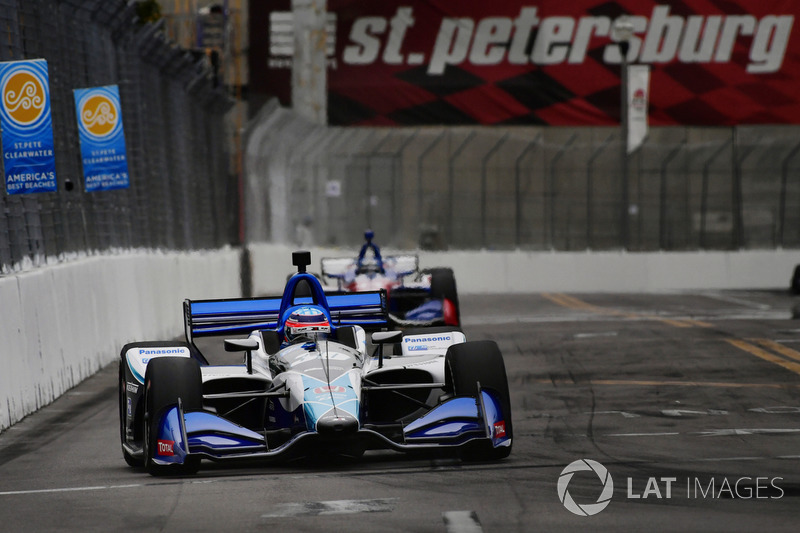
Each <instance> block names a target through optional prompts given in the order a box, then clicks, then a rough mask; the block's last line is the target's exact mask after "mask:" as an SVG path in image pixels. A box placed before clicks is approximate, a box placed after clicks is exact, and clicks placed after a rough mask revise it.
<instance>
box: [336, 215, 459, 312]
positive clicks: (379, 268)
mask: <svg viewBox="0 0 800 533" xmlns="http://www.w3.org/2000/svg"><path fill="white" fill-rule="evenodd" d="M364 237H365V239H366V242H365V243H364V245H363V246H362V247H361V250H360V251H359V253H358V257H356V258H355V259H351V258H323V259H322V261H321V266H322V276H323V279H325V278H327V280H333V281H334V282H335V283H336V284H337V289H338V290H340V291H348V292H362V291H372V290H378V289H385V290H386V292H387V294H388V306H389V320H390V321H391V323H392V324H393V325H394V326H397V327H423V326H439V325H446V326H460V325H461V311H460V308H459V303H458V291H457V290H456V280H455V276H454V275H453V270H452V269H450V268H431V269H425V270H420V268H419V256H417V255H411V254H406V255H391V256H383V255H381V250H380V248H379V247H378V245H377V244H375V243H374V242H373V241H372V239H373V238H374V233H373V232H372V231H370V230H367V231H366V232H365V233H364Z"/></svg>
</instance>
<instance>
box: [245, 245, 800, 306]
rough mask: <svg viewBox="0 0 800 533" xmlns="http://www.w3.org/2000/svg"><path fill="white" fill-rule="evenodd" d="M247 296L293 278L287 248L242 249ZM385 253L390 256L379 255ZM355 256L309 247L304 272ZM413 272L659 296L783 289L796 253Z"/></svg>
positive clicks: (460, 255) (513, 288)
mask: <svg viewBox="0 0 800 533" xmlns="http://www.w3.org/2000/svg"><path fill="white" fill-rule="evenodd" d="M249 248H250V257H251V261H252V268H253V292H254V293H255V294H276V293H278V294H279V293H280V292H281V291H282V290H283V283H284V282H285V280H286V275H287V274H289V273H290V272H293V271H294V267H292V261H291V252H292V250H293V248H292V247H290V246H285V245H275V244H253V245H250V246H249ZM382 253H383V254H384V255H385V254H390V253H391V251H389V250H388V249H387V250H382ZM356 254H357V250H354V249H345V248H341V249H338V248H333V249H331V248H311V261H312V263H311V266H310V267H309V271H315V272H319V260H320V258H322V257H355V255H356ZM419 257H420V261H419V262H420V267H421V268H431V267H437V266H441V267H451V268H452V269H453V271H454V272H455V277H456V284H457V285H458V291H459V292H460V293H464V294H468V293H504V292H517V293H520V292H522V293H527V292H554V291H558V292H659V291H680V290H699V289H788V287H789V283H790V280H791V277H792V272H793V271H794V268H795V265H798V264H800V250H763V251H758V250H756V251H752V250H751V251H740V252H636V253H633V252H519V251H517V252H494V251H472V252H470V251H457V252H419Z"/></svg>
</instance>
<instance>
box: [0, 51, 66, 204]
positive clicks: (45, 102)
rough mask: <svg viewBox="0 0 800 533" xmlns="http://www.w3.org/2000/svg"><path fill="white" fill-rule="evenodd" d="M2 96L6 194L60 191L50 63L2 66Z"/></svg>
mask: <svg viewBox="0 0 800 533" xmlns="http://www.w3.org/2000/svg"><path fill="white" fill-rule="evenodd" d="M0 95H2V99H3V100H2V104H0V127H2V130H3V135H2V138H3V168H4V170H5V182H6V192H7V193H8V194H23V193H29V192H54V191H56V189H57V182H56V160H55V155H54V150H53V123H52V120H51V118H50V86H49V77H48V75H47V61H45V60H44V59H32V60H27V61H10V62H5V63H0Z"/></svg>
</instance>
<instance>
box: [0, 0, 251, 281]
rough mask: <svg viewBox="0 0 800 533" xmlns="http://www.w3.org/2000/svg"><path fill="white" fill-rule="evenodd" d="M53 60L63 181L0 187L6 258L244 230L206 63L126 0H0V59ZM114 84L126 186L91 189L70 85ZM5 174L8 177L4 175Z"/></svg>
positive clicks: (219, 241) (219, 94)
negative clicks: (49, 186)
mask: <svg viewBox="0 0 800 533" xmlns="http://www.w3.org/2000/svg"><path fill="white" fill-rule="evenodd" d="M37 58H43V59H46V60H47V64H48V71H49V78H50V94H51V109H52V123H53V136H54V143H55V161H56V177H57V181H58V191H57V192H48V193H35V194H17V195H9V194H7V193H6V192H5V191H3V193H2V194H0V268H2V272H5V273H8V272H10V271H14V270H17V269H20V268H23V267H24V265H26V264H32V265H34V266H36V265H40V264H44V263H46V262H51V261H59V260H63V259H64V258H65V257H69V256H70V255H71V254H80V253H88V254H91V253H96V252H98V251H105V250H109V249H116V248H120V249H128V248H153V249H160V248H164V249H178V250H189V249H202V248H216V247H220V246H223V245H225V244H229V243H233V242H236V241H237V239H238V196H237V185H236V184H237V181H236V176H235V175H234V172H233V171H232V169H231V164H230V155H229V149H228V147H229V144H228V139H229V138H230V136H231V135H230V132H229V131H226V128H228V127H229V126H227V125H226V123H225V120H224V115H225V113H226V111H227V110H228V109H230V107H231V106H232V105H233V100H232V99H231V98H230V97H229V96H228V95H227V94H226V93H225V91H224V89H223V88H222V87H217V86H215V84H214V81H213V78H212V75H211V72H210V70H209V69H208V67H207V66H206V64H205V63H204V62H202V61H196V60H195V59H194V58H193V57H192V56H191V55H190V54H188V53H187V52H186V51H184V50H182V49H180V48H178V47H177V46H175V45H173V44H172V43H170V42H168V41H167V40H166V38H165V37H164V34H163V32H162V31H161V28H160V27H159V25H158V24H155V25H154V24H150V23H146V24H143V23H140V22H139V21H138V20H137V18H136V15H135V2H126V1H125V0H0V61H13V60H20V59H37ZM113 84H116V85H118V86H119V92H120V99H121V103H122V116H123V121H124V129H125V138H126V150H127V160H128V167H129V168H128V170H129V175H130V187H129V188H127V189H118V190H111V191H103V192H86V191H85V190H84V187H83V177H82V176H83V173H82V166H81V155H80V148H79V140H78V131H77V125H76V116H75V105H74V100H73V94H72V91H73V89H77V88H86V87H96V86H104V85H113ZM3 181H4V182H5V180H3Z"/></svg>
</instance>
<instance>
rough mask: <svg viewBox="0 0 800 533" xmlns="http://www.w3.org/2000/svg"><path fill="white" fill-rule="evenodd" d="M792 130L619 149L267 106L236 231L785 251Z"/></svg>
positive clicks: (681, 137)
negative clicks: (368, 231) (364, 124)
mask: <svg viewBox="0 0 800 533" xmlns="http://www.w3.org/2000/svg"><path fill="white" fill-rule="evenodd" d="M799 139H800V127H775V126H758V127H737V128H700V127H670V128H651V131H650V134H649V137H648V139H647V141H646V142H645V143H644V145H643V146H642V147H641V148H640V150H639V151H638V152H636V153H634V154H632V155H631V156H629V157H627V158H626V159H627V160H625V159H623V157H622V155H621V149H622V146H621V144H620V135H619V129H618V128H588V127H585V128H554V127H548V128H543V127H508V128H503V127H457V128H445V127H425V128H418V129H411V128H369V129H367V128H325V127H321V126H314V125H312V124H309V123H308V122H305V121H304V120H303V119H302V118H299V117H297V116H296V115H294V114H293V113H291V112H290V111H288V110H286V109H283V108H280V107H279V106H278V105H277V104H276V103H275V102H272V103H271V104H268V105H267V106H266V107H265V108H264V109H263V110H262V111H261V114H260V116H259V118H258V119H257V120H256V121H255V123H254V125H252V126H251V128H250V131H249V132H248V139H247V141H246V145H245V181H246V188H247V189H246V190H247V191H248V195H247V198H246V201H249V202H250V203H248V204H247V213H248V215H247V238H248V240H251V241H272V240H275V241H279V242H291V241H293V240H294V239H295V238H296V237H295V236H296V234H298V233H303V234H304V233H308V231H305V232H297V231H296V230H297V228H300V227H302V226H303V225H305V226H307V227H306V229H310V233H311V234H312V235H313V239H314V241H315V242H316V243H317V244H322V245H348V246H352V245H356V244H358V243H359V242H360V241H361V239H362V235H363V230H364V229H365V228H367V227H369V228H372V229H373V230H374V231H375V233H376V238H377V239H379V240H380V242H381V243H384V244H389V245H393V246H397V247H402V248H414V247H421V248H431V249H442V248H451V249H481V248H483V249H523V250H587V249H590V250H613V249H626V250H631V251H637V250H648V251H649V250H698V249H723V250H732V249H745V248H777V247H785V248H796V247H798V246H800V140H799ZM623 164H627V172H625V170H626V169H625V168H624V167H623ZM624 175H627V176H628V178H627V180H624V179H623V176H624Z"/></svg>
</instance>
